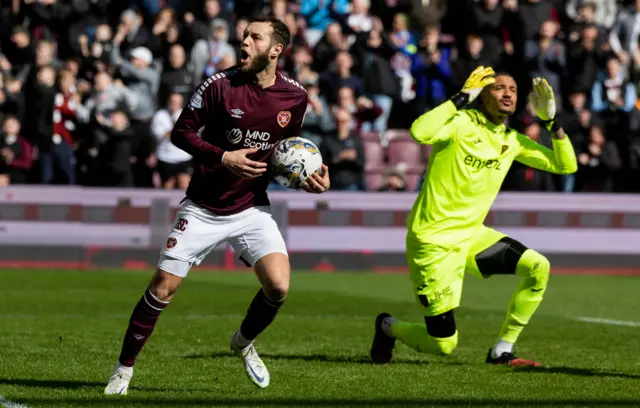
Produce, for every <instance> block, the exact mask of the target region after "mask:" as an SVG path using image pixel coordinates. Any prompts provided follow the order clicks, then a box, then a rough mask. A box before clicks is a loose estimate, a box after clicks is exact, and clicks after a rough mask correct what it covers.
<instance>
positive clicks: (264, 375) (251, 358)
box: [231, 332, 271, 388]
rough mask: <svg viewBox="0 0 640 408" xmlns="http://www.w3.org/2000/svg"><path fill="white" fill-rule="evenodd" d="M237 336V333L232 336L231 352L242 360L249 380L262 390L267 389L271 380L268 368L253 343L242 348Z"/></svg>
mask: <svg viewBox="0 0 640 408" xmlns="http://www.w3.org/2000/svg"><path fill="white" fill-rule="evenodd" d="M236 334H237V332H236V333H233V335H232V336H231V351H233V352H234V353H235V355H237V356H238V357H240V358H241V359H242V362H243V364H244V370H245V371H246V372H247V376H248V377H249V380H251V382H252V383H254V384H255V385H257V386H258V387H260V388H267V387H268V386H269V382H270V380H271V379H270V377H269V371H268V370H267V367H266V366H265V365H264V363H263V362H262V359H261V358H260V356H259V355H258V352H257V351H256V348H255V347H254V346H253V343H251V344H249V345H248V346H247V347H245V348H241V347H240V346H239V345H238V343H237V340H236Z"/></svg>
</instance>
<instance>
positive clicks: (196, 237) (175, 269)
mask: <svg viewBox="0 0 640 408" xmlns="http://www.w3.org/2000/svg"><path fill="white" fill-rule="evenodd" d="M225 242H227V243H229V244H230V245H231V246H232V247H233V249H234V250H235V252H236V255H237V256H238V257H239V258H240V259H241V260H243V261H244V262H245V263H246V264H248V265H249V266H253V265H255V263H256V262H258V261H259V260H260V259H261V258H262V257H264V256H265V255H269V254H271V253H282V254H285V255H287V247H286V245H285V243H284V239H283V238H282V234H280V230H279V229H278V225H277V224H276V221H275V220H274V219H273V216H272V215H271V209H270V207H269V206H262V207H252V208H249V209H247V210H244V211H242V212H240V213H238V214H233V215H226V216H222V215H215V214H213V213H211V212H209V211H208V210H206V209H205V208H203V207H200V206H199V205H197V204H194V203H193V202H192V201H191V200H189V199H186V200H185V201H184V202H183V203H182V204H181V205H180V209H179V210H178V213H177V214H176V219H175V221H174V223H173V227H172V229H171V232H170V233H169V237H168V239H167V242H166V243H165V246H164V248H162V251H161V252H160V259H159V261H158V269H161V270H163V271H166V272H169V273H171V274H174V275H177V276H181V277H183V278H184V277H185V276H187V273H189V270H190V269H191V267H192V266H193V265H199V264H200V262H202V260H203V259H204V258H205V257H206V256H207V254H209V252H211V251H212V250H213V249H214V248H216V247H217V246H218V245H220V244H222V243H225Z"/></svg>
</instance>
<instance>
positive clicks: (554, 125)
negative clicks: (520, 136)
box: [542, 118, 562, 133]
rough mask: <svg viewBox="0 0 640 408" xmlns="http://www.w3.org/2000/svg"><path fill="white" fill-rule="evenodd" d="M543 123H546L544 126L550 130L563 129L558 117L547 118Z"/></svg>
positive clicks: (554, 131)
mask: <svg viewBox="0 0 640 408" xmlns="http://www.w3.org/2000/svg"><path fill="white" fill-rule="evenodd" d="M542 123H544V127H546V128H547V130H548V131H549V132H553V133H556V132H557V131H558V130H560V129H562V125H561V124H560V121H559V120H558V118H554V119H551V120H547V121H544V122H542Z"/></svg>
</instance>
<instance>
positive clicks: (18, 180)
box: [0, 115, 32, 186]
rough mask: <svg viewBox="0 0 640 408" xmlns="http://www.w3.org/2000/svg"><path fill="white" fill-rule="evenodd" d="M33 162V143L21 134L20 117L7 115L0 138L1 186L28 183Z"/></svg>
mask: <svg viewBox="0 0 640 408" xmlns="http://www.w3.org/2000/svg"><path fill="white" fill-rule="evenodd" d="M31 164H32V152H31V145H30V144H29V143H28V142H27V140H26V139H25V138H24V137H22V135H21V134H20V122H19V121H18V118H16V117H15V116H13V115H9V116H6V117H5V118H4V120H3V122H2V138H0V186H6V185H8V184H24V183H26V182H27V175H28V172H29V170H30V169H31Z"/></svg>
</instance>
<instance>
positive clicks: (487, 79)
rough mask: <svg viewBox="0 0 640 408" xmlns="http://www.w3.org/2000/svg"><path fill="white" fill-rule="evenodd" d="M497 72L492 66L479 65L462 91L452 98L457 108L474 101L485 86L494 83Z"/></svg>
mask: <svg viewBox="0 0 640 408" xmlns="http://www.w3.org/2000/svg"><path fill="white" fill-rule="evenodd" d="M494 74H495V72H493V68H491V67H483V66H479V67H478V68H476V69H475V70H474V71H473V72H472V73H471V75H469V78H467V80H466V82H465V83H464V86H463V87H462V90H461V91H460V93H458V94H456V95H454V96H453V98H451V101H452V102H453V103H454V104H455V105H456V108H458V109H460V108H462V107H463V106H464V105H466V104H468V103H470V102H473V101H474V100H475V99H476V98H477V97H478V95H480V92H482V90H483V89H484V87H485V86H487V85H490V84H492V83H494V82H495V81H496V80H495V78H494V77H493V75H494Z"/></svg>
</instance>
